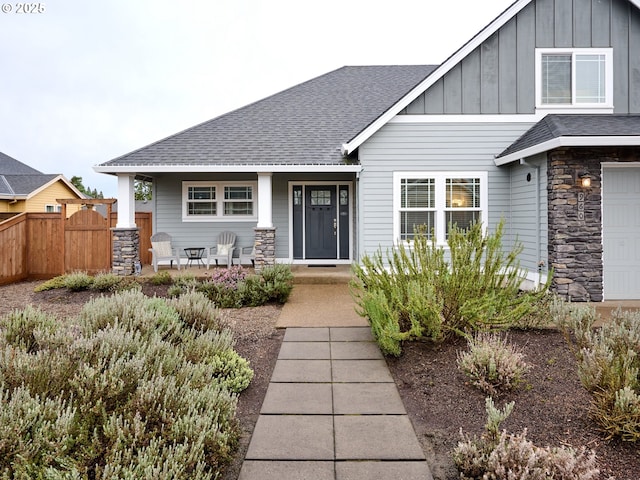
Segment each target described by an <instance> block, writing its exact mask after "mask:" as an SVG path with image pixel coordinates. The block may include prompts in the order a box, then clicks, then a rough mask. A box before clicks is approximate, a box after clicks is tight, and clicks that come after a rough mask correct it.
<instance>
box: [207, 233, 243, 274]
mask: <svg viewBox="0 0 640 480" xmlns="http://www.w3.org/2000/svg"><path fill="white" fill-rule="evenodd" d="M235 245H236V234H235V233H233V232H230V231H228V230H225V231H224V232H221V233H220V235H218V242H217V245H216V246H215V247H209V248H207V269H209V266H210V265H211V262H212V261H215V264H216V266H217V265H220V261H221V260H224V261H225V262H226V264H227V267H229V268H231V265H232V259H233V251H234V250H235Z"/></svg>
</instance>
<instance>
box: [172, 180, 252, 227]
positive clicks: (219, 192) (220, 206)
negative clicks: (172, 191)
mask: <svg viewBox="0 0 640 480" xmlns="http://www.w3.org/2000/svg"><path fill="white" fill-rule="evenodd" d="M189 187H215V191H216V199H215V203H216V215H189V214H188V208H187V203H188V202H189V198H188V196H189ZM224 187H251V189H252V198H251V203H252V204H253V215H225V213H224V204H225V202H226V200H225V198H224ZM257 220H258V182H252V181H247V182H243V181H228V182H220V181H207V180H200V181H183V182H182V221H183V222H255V221H257Z"/></svg>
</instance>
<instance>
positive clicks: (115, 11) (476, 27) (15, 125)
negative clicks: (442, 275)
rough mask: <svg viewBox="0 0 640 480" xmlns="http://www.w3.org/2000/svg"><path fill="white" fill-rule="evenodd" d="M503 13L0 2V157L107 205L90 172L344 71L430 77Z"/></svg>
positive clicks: (422, 7)
mask: <svg viewBox="0 0 640 480" xmlns="http://www.w3.org/2000/svg"><path fill="white" fill-rule="evenodd" d="M3 1H4V3H3ZM512 2H513V0H484V1H479V0H456V1H453V0H450V1H445V2H441V1H438V0H395V1H393V2H383V3H379V4H378V5H377V6H375V2H371V0H322V1H319V2H304V1H300V0H270V1H269V2H266V1H263V0H262V1H261V0H181V1H176V0H172V1H169V0H134V1H132V0H103V1H87V0H52V1H46V2H40V3H33V2H31V3H27V4H24V3H17V2H8V1H6V0H0V152H3V153H5V154H7V155H9V156H11V157H13V158H15V159H16V160H19V161H21V162H23V163H26V164H27V165H29V166H31V167H33V168H36V169H38V170H40V171H42V172H43V173H60V174H63V175H64V176H65V177H67V179H71V177H73V176H79V177H82V180H83V184H84V186H85V187H88V188H91V189H94V188H95V189H96V190H97V191H101V192H102V193H103V194H104V196H105V197H113V196H115V195H116V179H115V177H113V176H111V175H105V174H100V173H96V172H95V171H94V170H93V168H92V167H93V166H94V165H97V164H99V163H103V162H106V161H108V160H111V159H113V158H116V157H119V156H121V155H124V154H126V153H129V152H131V151H133V150H136V149H138V148H141V147H144V146H145V145H148V144H150V143H153V142H155V141H157V140H160V139H162V138H165V137H167V136H169V135H172V134H174V133H177V132H180V131H182V130H185V129H187V128H189V127H192V126H194V125H197V124H199V123H201V122H204V121H206V120H209V119H212V118H215V117H217V116H219V115H222V114H224V113H226V112H229V111H232V110H235V109H237V108H240V107H243V106H244V105H247V104H249V103H252V102H255V101H257V100H260V99H261V98H265V97H267V96H269V95H272V94H274V93H278V92H280V91H282V90H285V89H287V88H289V87H292V86H294V85H297V84H299V83H301V82H304V81H306V80H309V79H311V78H314V77H317V76H319V75H322V74H324V73H327V72H330V71H332V70H335V69H337V68H340V67H342V66H345V65H405V64H439V63H441V62H442V61H444V60H445V59H446V58H447V57H449V56H450V55H451V54H452V53H454V52H455V51H456V50H457V49H458V48H459V47H461V46H462V45H463V44H464V43H466V42H467V41H468V40H469V39H470V38H471V37H472V36H473V35H475V34H476V33H477V32H478V31H480V30H481V29H482V28H483V27H484V26H486V25H487V24H488V23H489V22H490V21H491V20H493V19H494V18H495V17H497V16H498V15H499V14H500V13H502V11H504V10H505V9H506V8H507V7H508V6H509V5H510V4H511V3H512ZM23 5H28V6H29V7H30V8H31V7H32V6H37V7H38V8H34V9H33V10H34V11H33V12H30V13H25V12H24V8H21V7H22V6H23Z"/></svg>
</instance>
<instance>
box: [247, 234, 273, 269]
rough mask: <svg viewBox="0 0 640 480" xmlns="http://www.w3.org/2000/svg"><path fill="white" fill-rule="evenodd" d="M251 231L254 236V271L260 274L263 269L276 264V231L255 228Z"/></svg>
mask: <svg viewBox="0 0 640 480" xmlns="http://www.w3.org/2000/svg"><path fill="white" fill-rule="evenodd" d="M253 231H254V232H255V236H256V239H255V246H256V258H255V270H256V273H260V271H261V270H262V269H263V268H264V267H266V266H269V265H274V264H275V263H276V229H275V227H271V228H265V227H256V228H254V229H253Z"/></svg>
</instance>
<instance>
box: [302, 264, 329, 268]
mask: <svg viewBox="0 0 640 480" xmlns="http://www.w3.org/2000/svg"><path fill="white" fill-rule="evenodd" d="M307 266H308V267H309V268H328V267H332V268H335V267H336V265H331V264H327V265H307Z"/></svg>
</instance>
